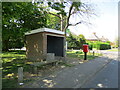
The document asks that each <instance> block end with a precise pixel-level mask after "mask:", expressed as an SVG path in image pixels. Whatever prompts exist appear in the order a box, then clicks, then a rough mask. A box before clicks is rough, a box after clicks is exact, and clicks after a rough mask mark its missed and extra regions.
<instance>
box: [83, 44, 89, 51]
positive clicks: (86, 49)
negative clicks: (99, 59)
mask: <svg viewBox="0 0 120 90" xmlns="http://www.w3.org/2000/svg"><path fill="white" fill-rule="evenodd" d="M83 52H88V45H86V44H83Z"/></svg>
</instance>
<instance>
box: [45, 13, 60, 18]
mask: <svg viewBox="0 0 120 90" xmlns="http://www.w3.org/2000/svg"><path fill="white" fill-rule="evenodd" d="M46 13H48V14H51V15H54V16H57V17H59V18H61V17H60V16H59V15H57V14H54V13H51V12H46Z"/></svg>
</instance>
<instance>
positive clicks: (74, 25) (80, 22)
mask: <svg viewBox="0 0 120 90" xmlns="http://www.w3.org/2000/svg"><path fill="white" fill-rule="evenodd" d="M81 23H82V22H81V21H80V22H78V23H76V24H69V26H76V25H78V24H81Z"/></svg>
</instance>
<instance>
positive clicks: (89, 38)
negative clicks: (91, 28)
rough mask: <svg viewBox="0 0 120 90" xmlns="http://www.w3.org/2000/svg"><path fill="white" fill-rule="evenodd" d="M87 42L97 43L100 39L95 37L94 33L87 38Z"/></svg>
mask: <svg viewBox="0 0 120 90" xmlns="http://www.w3.org/2000/svg"><path fill="white" fill-rule="evenodd" d="M87 40H90V41H98V40H100V38H99V37H98V36H97V35H96V33H92V34H91V35H90V36H89V37H88V38H87Z"/></svg>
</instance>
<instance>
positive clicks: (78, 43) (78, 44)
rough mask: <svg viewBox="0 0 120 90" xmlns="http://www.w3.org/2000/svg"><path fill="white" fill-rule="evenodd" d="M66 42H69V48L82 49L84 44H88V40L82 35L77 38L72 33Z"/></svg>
mask: <svg viewBox="0 0 120 90" xmlns="http://www.w3.org/2000/svg"><path fill="white" fill-rule="evenodd" d="M66 40H67V42H68V48H75V49H82V46H83V44H85V43H86V39H85V37H84V35H82V34H80V35H79V36H76V35H73V34H72V33H70V34H69V36H68V37H67V38H66Z"/></svg>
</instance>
